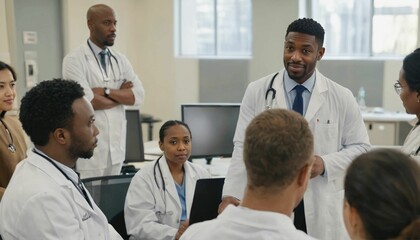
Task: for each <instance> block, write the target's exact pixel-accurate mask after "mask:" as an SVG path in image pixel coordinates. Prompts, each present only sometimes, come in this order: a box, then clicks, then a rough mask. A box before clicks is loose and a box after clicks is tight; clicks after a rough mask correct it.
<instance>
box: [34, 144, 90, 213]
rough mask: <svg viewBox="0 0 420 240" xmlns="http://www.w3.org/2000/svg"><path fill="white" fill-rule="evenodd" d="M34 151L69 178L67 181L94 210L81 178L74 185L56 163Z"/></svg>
mask: <svg viewBox="0 0 420 240" xmlns="http://www.w3.org/2000/svg"><path fill="white" fill-rule="evenodd" d="M32 151H33V152H34V153H36V154H38V155H39V156H41V157H43V158H44V159H46V160H47V161H48V162H50V163H51V164H52V165H53V166H54V167H55V168H57V169H58V171H60V172H61V173H62V174H63V175H64V177H66V178H67V180H69V181H70V182H71V183H73V185H74V187H75V188H76V189H77V190H78V191H79V193H80V194H82V195H83V197H84V198H85V200H86V201H87V203H88V204H89V206H90V207H91V208H92V209H93V206H92V203H91V202H90V199H89V197H88V194H87V192H86V190H85V188H84V187H83V183H82V181H81V180H80V178H79V177H78V183H77V184H76V183H74V182H73V181H72V180H71V179H70V177H69V176H67V174H66V173H65V172H64V171H63V170H62V169H61V168H59V167H58V166H57V164H56V163H54V161H53V160H51V159H50V158H49V157H47V156H45V155H44V154H41V153H39V152H38V151H37V150H36V149H33V150H32Z"/></svg>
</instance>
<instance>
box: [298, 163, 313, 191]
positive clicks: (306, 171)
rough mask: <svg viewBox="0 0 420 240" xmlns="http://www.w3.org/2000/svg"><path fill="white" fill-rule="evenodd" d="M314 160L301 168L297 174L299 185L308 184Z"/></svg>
mask: <svg viewBox="0 0 420 240" xmlns="http://www.w3.org/2000/svg"><path fill="white" fill-rule="evenodd" d="M311 169H312V161H311V162H308V163H306V164H305V165H304V166H303V167H302V168H301V169H300V170H299V173H298V175H297V184H298V185H299V186H306V185H307V184H308V181H309V178H310V176H311Z"/></svg>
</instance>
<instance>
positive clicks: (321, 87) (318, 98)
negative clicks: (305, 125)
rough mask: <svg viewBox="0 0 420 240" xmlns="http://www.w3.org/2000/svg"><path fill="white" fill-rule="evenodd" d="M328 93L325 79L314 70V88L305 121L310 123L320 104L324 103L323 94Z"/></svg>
mask: <svg viewBox="0 0 420 240" xmlns="http://www.w3.org/2000/svg"><path fill="white" fill-rule="evenodd" d="M327 91H328V87H327V84H326V80H325V77H324V76H323V75H322V74H321V73H320V72H318V70H316V80H315V86H314V89H313V90H312V94H311V99H310V100H309V105H308V109H307V110H306V114H305V119H306V121H308V122H310V121H311V119H312V118H313V117H314V116H315V114H316V113H317V112H318V110H319V109H320V108H321V106H322V104H324V102H325V96H324V94H325V93H326V92H327Z"/></svg>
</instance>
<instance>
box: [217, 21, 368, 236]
mask: <svg viewBox="0 0 420 240" xmlns="http://www.w3.org/2000/svg"><path fill="white" fill-rule="evenodd" d="M323 40H324V29H323V28H322V26H321V25H320V24H319V23H317V22H316V21H314V20H312V19H308V18H303V19H298V20H295V21H294V22H292V23H291V24H290V25H289V26H288V29H287V32H286V36H285V42H284V56H283V62H284V67H285V69H283V70H281V71H279V72H278V73H274V74H270V75H269V76H266V77H263V78H261V79H259V80H257V81H255V82H252V83H250V84H249V86H248V88H247V90H246V92H245V95H244V98H243V100H242V105H241V110H240V115H239V119H238V124H237V128H236V133H235V137H234V144H235V147H234V151H233V156H232V161H231V164H230V166H229V169H228V173H227V176H226V180H225V185H224V188H223V200H222V203H221V204H220V207H219V212H221V211H223V209H224V208H225V207H226V206H227V205H228V204H234V205H238V204H239V203H240V199H241V198H242V196H243V192H244V189H245V183H246V174H245V165H244V162H243V157H242V151H243V141H244V132H245V128H246V127H247V126H248V124H249V122H250V121H251V120H252V119H253V118H254V117H255V116H256V115H257V114H259V113H260V112H262V111H264V110H266V109H268V108H285V109H295V108H294V105H295V104H296V102H299V101H296V100H297V99H298V98H296V96H298V92H297V90H298V88H301V89H303V91H302V92H301V93H300V94H301V98H300V102H301V103H303V104H302V105H303V106H302V107H301V108H302V109H301V113H302V115H303V116H304V117H305V119H306V120H307V121H308V122H309V127H310V128H311V130H312V133H313V135H314V153H315V154H316V155H315V157H314V158H315V162H314V166H313V168H312V173H311V180H310V182H309V185H308V189H307V191H306V192H305V195H304V201H303V203H304V204H303V206H304V207H303V208H300V209H302V210H303V209H304V214H301V215H303V216H304V219H303V223H304V224H305V226H304V227H303V228H306V229H303V230H306V231H307V233H308V234H309V235H311V236H313V237H316V238H319V239H326V240H328V239H346V238H348V235H347V232H346V230H345V227H344V223H343V220H342V204H343V197H344V190H343V178H344V174H345V170H346V168H347V166H348V165H349V164H350V162H351V161H352V160H353V159H354V158H355V157H356V156H358V155H360V154H361V153H364V152H367V151H368V150H369V149H370V143H369V137H368V134H367V130H366V128H365V125H364V122H363V119H362V116H361V113H360V110H359V107H358V105H357V103H356V100H355V98H354V97H353V95H352V93H351V91H350V90H348V89H346V88H344V87H342V86H340V85H338V84H337V83H335V82H333V81H331V80H330V79H328V78H326V77H324V76H323V75H322V74H321V73H320V72H319V71H317V70H316V63H317V61H319V60H321V58H322V57H323V55H324V53H325V48H324V47H323ZM296 86H299V87H296ZM302 87H303V88H302ZM295 215H296V214H295ZM295 219H297V218H295ZM299 219H300V220H302V218H299ZM295 223H296V222H295Z"/></svg>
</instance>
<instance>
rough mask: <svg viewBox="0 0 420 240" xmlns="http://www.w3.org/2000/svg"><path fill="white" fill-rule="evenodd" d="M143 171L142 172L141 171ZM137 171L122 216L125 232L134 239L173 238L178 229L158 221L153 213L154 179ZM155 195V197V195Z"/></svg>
mask: <svg viewBox="0 0 420 240" xmlns="http://www.w3.org/2000/svg"><path fill="white" fill-rule="evenodd" d="M142 171H143V172H142ZM144 171H145V169H142V170H141V171H139V172H138V173H137V174H136V175H135V176H134V177H133V179H132V181H131V184H130V186H129V188H128V191H127V196H126V200H125V206H124V217H125V224H126V228H127V233H128V234H129V235H130V236H131V237H133V238H134V239H162V240H172V239H174V237H175V235H176V233H177V231H178V229H177V228H173V227H171V226H168V225H164V224H161V223H159V220H158V218H157V217H156V214H155V206H156V197H160V193H159V192H154V189H155V188H154V187H153V186H152V185H151V184H154V183H155V182H154V180H152V179H151V178H148V176H150V175H147V174H145V175H143V173H144ZM155 196H156V197H155Z"/></svg>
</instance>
